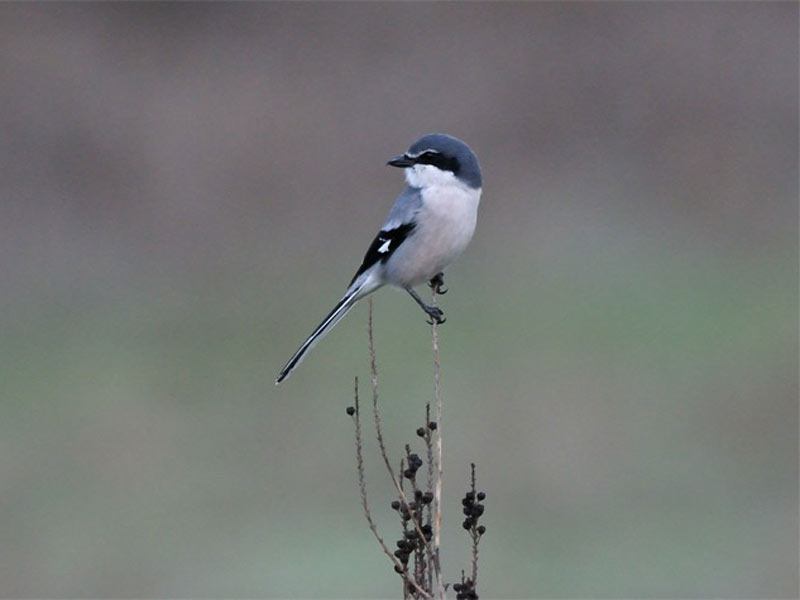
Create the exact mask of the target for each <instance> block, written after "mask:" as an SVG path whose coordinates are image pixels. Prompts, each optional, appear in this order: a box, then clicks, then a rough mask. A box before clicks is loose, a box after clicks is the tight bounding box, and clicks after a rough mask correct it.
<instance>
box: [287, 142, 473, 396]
mask: <svg viewBox="0 0 800 600" xmlns="http://www.w3.org/2000/svg"><path fill="white" fill-rule="evenodd" d="M387 164H388V165H390V166H392V167H398V168H402V169H403V170H404V174H405V181H406V184H407V185H406V187H405V188H404V189H403V191H402V192H401V193H400V195H399V196H398V197H397V199H396V200H395V202H394V204H393V205H392V207H391V209H390V210H389V215H388V217H387V218H386V222H385V223H384V224H383V226H382V227H381V229H380V231H379V232H378V234H377V235H376V236H375V239H374V240H373V241H372V243H371V244H370V246H369V248H368V249H367V252H366V254H365V255H364V259H363V260H362V261H361V265H360V266H359V267H358V270H357V271H356V274H355V275H354V276H353V278H352V280H351V281H350V285H349V286H348V287H347V291H346V292H345V294H344V296H343V297H342V299H341V300H339V302H338V303H337V304H336V306H334V307H333V310H331V312H330V313H328V316H326V317H325V318H324V319H323V320H322V322H321V323H320V324H319V325H318V326H317V328H316V329H314V331H313V332H312V333H311V335H310V336H308V339H306V341H305V342H303V344H302V345H301V346H300V348H298V350H297V351H296V352H295V353H294V354H293V355H292V357H291V358H290V359H289V360H288V361H287V362H286V365H284V367H283V368H282V369H281V371H280V373H279V374H278V377H277V378H276V380H275V385H278V384H279V383H281V382H282V381H284V380H285V379H286V378H287V377H289V375H290V374H291V373H292V371H294V369H296V368H297V366H298V365H299V364H300V362H301V361H302V360H303V359H304V358H305V357H306V354H307V353H308V352H309V351H310V350H311V349H312V348H313V347H314V346H315V345H316V344H317V343H318V342H319V341H320V340H321V339H322V338H323V337H325V335H327V334H328V332H330V330H331V329H332V328H333V327H334V326H335V325H336V324H337V323H338V322H339V321H340V320H341V319H342V317H344V316H345V314H347V312H348V311H349V310H350V309H351V308H353V306H354V305H355V304H356V303H357V302H358V301H359V300H361V299H362V298H364V297H365V296H367V295H369V294H371V293H372V292H374V291H375V290H377V289H379V288H381V287H383V286H385V285H392V286H396V287H398V288H401V289H404V290H406V291H407V292H408V293H409V295H410V296H411V297H412V298H413V299H414V300H415V301H416V303H417V304H418V305H419V306H420V308H422V310H423V311H425V314H426V315H428V317H429V319H430V320H429V323H431V324H433V323H434V322H435V323H437V324H439V323H443V322H444V320H445V319H444V314H443V312H442V310H441V309H439V308H438V307H435V306H429V305H427V304H425V302H423V301H422V298H420V296H419V294H417V292H416V291H414V287H415V286H417V285H420V284H421V283H423V282H428V284H429V285H430V286H431V287H432V288H433V289H434V290H435V291H437V292H439V293H444V292H445V291H446V290H445V289H444V288H443V284H444V269H445V267H447V266H448V265H449V264H450V263H451V262H452V261H453V260H455V259H456V258H457V257H458V256H459V255H460V254H461V253H462V252H463V251H464V249H465V248H466V247H467V245H468V244H469V242H470V240H471V239H472V235H473V233H474V232H475V224H476V222H477V217H478V205H479V204H480V198H481V192H482V185H483V179H482V176H481V169H480V166H479V165H478V158H477V157H476V156H475V153H474V152H473V151H472V150H471V149H470V147H469V146H468V145H467V144H466V143H464V142H463V141H461V140H460V139H458V138H455V137H453V136H451V135H448V134H445V133H429V134H426V135H423V136H422V137H420V138H419V139H418V140H416V141H415V142H414V143H413V144H411V146H410V147H409V148H408V150H406V151H405V152H404V153H403V154H399V155H397V156H395V157H393V158H391V159H390V160H389V161H388V162H387Z"/></svg>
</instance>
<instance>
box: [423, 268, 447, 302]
mask: <svg viewBox="0 0 800 600" xmlns="http://www.w3.org/2000/svg"><path fill="white" fill-rule="evenodd" d="M428 286H429V287H430V288H431V289H432V290H433V293H434V294H439V295H440V296H443V295H444V294H446V293H447V288H446V287H444V273H438V274H437V275H434V276H433V278H432V279H431V280H430V281H429V282H428Z"/></svg>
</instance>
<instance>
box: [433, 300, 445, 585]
mask: <svg viewBox="0 0 800 600" xmlns="http://www.w3.org/2000/svg"><path fill="white" fill-rule="evenodd" d="M431 290H432V292H431V296H432V302H431V304H432V305H433V306H436V292H437V289H436V287H435V286H434V287H432V288H431ZM431 336H432V339H433V397H434V401H435V408H436V474H435V482H434V483H435V485H434V492H433V548H432V555H433V566H434V574H435V575H436V583H437V589H436V597H437V598H444V597H445V588H444V579H443V577H442V565H441V561H440V558H439V548H440V542H441V533H442V478H443V471H442V386H441V383H440V380H439V371H440V369H441V363H440V362H439V325H438V323H437V322H436V319H431Z"/></svg>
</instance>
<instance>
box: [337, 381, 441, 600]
mask: <svg viewBox="0 0 800 600" xmlns="http://www.w3.org/2000/svg"><path fill="white" fill-rule="evenodd" d="M353 399H354V401H355V405H356V406H355V408H356V411H355V414H354V420H355V423H356V464H357V466H358V486H359V490H360V492H361V506H362V507H363V509H364V516H365V517H366V518H367V523H369V528H370V529H371V530H372V533H373V535H374V536H375V539H376V540H378V544H380V546H381V548H382V549H383V552H384V553H385V554H386V556H388V557H389V560H391V561H392V562H393V563H394V569H395V571H396V572H397V573H399V574H400V575H401V576H402V577H403V580H404V581H405V582H406V583H408V585H410V586H412V587H413V588H414V589H415V590H416V591H417V593H418V594H420V596H422V597H423V598H431V595H430V594H429V593H428V592H426V591H425V590H424V589H422V588H421V587H420V586H419V585H417V582H416V581H414V580H413V579H411V578H410V577H409V576H408V572H407V570H406V569H405V568H404V567H403V565H402V564H401V563H400V561H399V560H397V557H396V556H395V555H394V554H393V553H392V551H391V550H389V548H388V546H386V542H384V541H383V538H382V537H381V536H380V534H379V533H378V527H377V526H376V525H375V521H373V520H372V513H371V511H370V510H369V502H367V482H366V478H365V477H364V456H363V447H364V446H363V441H362V438H361V418H360V415H361V411H360V407H359V403H358V377H356V378H355V385H354V390H353Z"/></svg>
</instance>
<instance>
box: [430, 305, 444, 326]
mask: <svg viewBox="0 0 800 600" xmlns="http://www.w3.org/2000/svg"><path fill="white" fill-rule="evenodd" d="M425 312H426V313H428V316H429V317H430V318H431V320H430V321H428V325H433V323H434V321H435V322H436V324H437V325H441V324H442V323H444V322H445V321H446V320H447V319H446V318H445V316H444V313H443V312H442V309H441V308H437V307H435V306H428V307H427V308H426V309H425Z"/></svg>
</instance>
